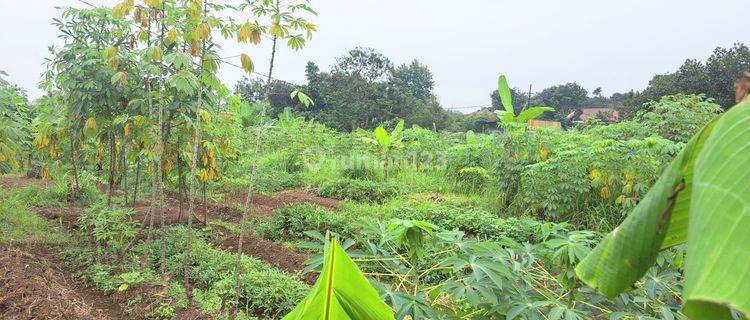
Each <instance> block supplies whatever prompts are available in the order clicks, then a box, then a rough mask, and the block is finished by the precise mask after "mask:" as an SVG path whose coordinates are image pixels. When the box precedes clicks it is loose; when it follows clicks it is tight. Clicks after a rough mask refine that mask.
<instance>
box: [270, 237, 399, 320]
mask: <svg viewBox="0 0 750 320" xmlns="http://www.w3.org/2000/svg"><path fill="white" fill-rule="evenodd" d="M324 261H325V262H324V263H323V272H322V273H321V275H320V277H319V278H318V280H317V281H316V282H315V286H313V288H312V290H311V291H310V293H309V295H308V296H307V298H305V300H304V301H301V302H300V303H299V304H298V305H297V307H295V308H294V310H293V311H292V312H291V313H289V314H288V315H286V316H285V317H284V319H324V320H328V319H351V320H367V319H384V320H387V319H393V310H391V308H390V307H389V306H388V305H386V304H385V303H384V302H383V301H381V300H380V296H379V295H378V292H377V291H375V288H373V287H372V285H371V284H370V283H369V281H368V280H367V278H365V277H364V275H363V274H362V272H361V271H360V270H359V268H358V267H357V265H356V264H355V263H354V262H352V260H351V259H350V258H349V257H348V256H347V255H346V252H344V250H342V249H341V246H340V245H339V244H338V242H337V241H336V240H333V241H331V242H330V244H329V245H327V246H326V250H325V254H324Z"/></svg>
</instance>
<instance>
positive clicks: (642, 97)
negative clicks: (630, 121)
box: [623, 43, 750, 117]
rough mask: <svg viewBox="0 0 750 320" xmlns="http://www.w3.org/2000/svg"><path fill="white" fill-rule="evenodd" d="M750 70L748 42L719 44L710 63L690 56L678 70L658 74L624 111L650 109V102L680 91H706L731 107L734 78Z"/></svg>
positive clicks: (694, 92)
mask: <svg viewBox="0 0 750 320" xmlns="http://www.w3.org/2000/svg"><path fill="white" fill-rule="evenodd" d="M748 69H750V48H748V46H747V45H746V44H743V43H735V44H734V45H733V46H732V47H729V48H722V47H717V48H716V49H714V51H713V53H712V54H711V56H710V57H708V59H706V62H701V61H697V60H692V59H688V60H686V61H685V62H684V63H683V64H682V66H680V68H679V69H678V70H677V71H675V72H673V73H668V74H663V75H656V76H654V78H653V79H651V81H649V84H648V87H646V89H645V90H643V91H641V92H637V93H635V94H634V95H633V96H632V97H631V98H630V99H628V100H627V101H626V102H625V104H624V108H623V112H624V113H625V116H627V117H633V116H635V115H637V114H638V112H639V111H641V110H648V109H647V107H646V106H644V104H646V103H647V102H649V101H659V100H661V98H662V97H663V96H667V95H674V94H677V93H683V94H705V95H706V97H707V98H710V99H713V100H714V101H715V102H716V103H717V104H718V105H720V106H722V107H724V108H727V107H729V106H732V105H734V104H735V97H734V91H733V90H732V85H733V84H734V81H735V80H737V78H738V77H739V76H740V75H741V74H742V72H745V71H747V70H748Z"/></svg>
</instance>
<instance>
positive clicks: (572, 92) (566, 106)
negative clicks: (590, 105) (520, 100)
mask: <svg viewBox="0 0 750 320" xmlns="http://www.w3.org/2000/svg"><path fill="white" fill-rule="evenodd" d="M587 99H588V91H586V89H584V88H583V87H581V86H580V85H578V84H577V83H575V82H572V83H566V84H564V85H556V86H552V87H549V88H547V89H544V90H542V91H541V92H539V93H538V94H537V95H536V96H535V97H534V100H535V101H537V103H539V104H542V105H547V106H555V108H556V111H555V112H552V113H549V114H548V115H546V116H545V118H547V119H555V120H557V121H562V122H565V120H566V116H567V115H568V114H569V113H570V112H571V111H573V110H575V109H579V108H582V107H584V106H585V105H584V104H585V103H586V101H587Z"/></svg>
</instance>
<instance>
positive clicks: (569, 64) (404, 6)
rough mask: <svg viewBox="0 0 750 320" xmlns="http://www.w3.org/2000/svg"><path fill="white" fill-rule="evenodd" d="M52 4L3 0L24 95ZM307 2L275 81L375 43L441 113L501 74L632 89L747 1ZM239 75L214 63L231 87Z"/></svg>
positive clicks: (3, 60) (539, 82)
mask: <svg viewBox="0 0 750 320" xmlns="http://www.w3.org/2000/svg"><path fill="white" fill-rule="evenodd" d="M235 1H238V0H233V1H232V2H235ZM88 2H90V3H93V4H95V5H108V6H111V5H113V4H114V3H116V2H117V1H114V0H88ZM55 6H76V7H83V6H85V5H84V4H82V3H81V2H79V1H78V0H50V1H43V0H26V1H15V0H0V44H1V47H0V48H2V49H1V50H0V70H5V71H6V72H8V73H9V80H10V81H11V82H13V83H16V84H18V85H20V86H21V87H23V88H25V89H26V90H27V92H28V94H29V96H30V97H31V98H36V97H38V96H39V95H41V94H42V91H40V90H39V89H38V88H37V84H38V82H39V79H40V76H41V74H42V72H43V69H44V66H43V65H42V63H43V59H44V57H45V56H47V46H49V45H51V44H56V43H57V39H56V37H57V33H56V30H55V29H54V28H53V27H52V26H51V25H50V23H51V21H52V18H53V17H56V16H58V15H59V10H57V9H55V8H54V7H55ZM313 7H314V8H316V9H317V10H318V12H319V13H320V15H319V16H318V17H315V18H314V19H313V22H315V23H316V24H317V25H318V27H319V32H318V33H317V34H316V35H315V38H314V39H313V40H312V42H311V43H310V44H309V45H308V47H307V48H305V49H304V50H303V51H301V52H296V53H295V52H290V50H288V49H286V48H284V49H282V50H281V53H280V54H279V56H278V60H277V62H278V64H277V67H276V70H275V76H276V77H277V78H280V79H284V80H288V81H291V82H295V83H300V84H302V83H304V81H305V77H304V67H305V64H306V62H307V61H314V62H315V63H317V64H318V65H319V66H320V67H321V69H322V70H328V69H329V68H330V66H331V65H332V64H333V63H334V61H335V58H336V57H338V56H341V55H342V54H344V53H345V52H346V51H348V50H349V49H352V48H353V47H355V46H358V45H359V46H365V47H372V48H374V49H376V50H378V51H380V52H381V53H383V54H385V55H386V56H388V57H389V58H390V59H391V60H392V61H393V62H394V63H395V64H401V63H408V62H410V61H411V60H413V59H415V58H416V59H419V60H420V61H421V62H422V63H424V64H425V65H427V66H428V67H429V68H430V70H431V71H432V73H433V75H434V79H435V93H436V94H437V96H438V97H439V98H440V101H441V103H442V104H443V106H444V107H445V108H464V107H467V106H475V105H487V104H489V101H490V99H489V92H490V91H492V90H493V88H495V86H496V79H497V76H498V75H499V74H501V73H502V74H506V75H508V77H509V79H510V83H511V86H515V87H519V88H523V89H524V90H527V89H528V86H529V84H532V85H533V87H534V91H538V90H540V89H542V88H545V87H548V86H551V85H555V84H561V83H566V82H573V81H575V82H578V83H579V84H580V85H582V86H583V87H584V88H586V89H588V90H589V91H592V90H593V89H594V88H596V87H602V88H603V92H604V93H605V94H610V93H612V92H618V91H628V90H630V89H637V90H638V89H642V88H644V87H645V86H646V84H647V83H648V80H649V79H651V77H652V76H653V75H654V74H658V73H666V72H671V71H674V70H675V69H676V68H678V67H679V66H680V64H682V62H683V61H684V60H685V59H687V58H695V59H701V60H704V59H706V58H707V57H708V56H709V55H710V54H711V52H712V50H713V49H714V48H715V47H717V46H723V47H728V46H731V45H732V44H733V43H735V42H745V43H748V42H749V41H750V38H749V37H750V35H748V29H747V17H748V16H747V14H748V9H750V4H748V1H747V0H714V1H695V0H679V1H678V0H628V1H606V0H568V1H561V0H559V1H555V0H544V1H541V0H536V1H519V0H516V1H505V0H464V1H446V0H313ZM237 18H240V17H237ZM239 53H247V54H249V55H250V56H251V57H253V60H254V61H255V64H256V70H258V71H259V72H263V73H265V72H266V70H267V68H268V67H267V64H268V63H267V62H266V61H267V59H268V58H267V56H268V55H269V54H270V50H269V47H268V46H267V45H262V46H251V45H248V44H243V45H237V44H234V43H227V44H226V45H225V46H224V48H223V49H222V52H221V53H220V56H232V55H236V54H239ZM235 60H237V61H235V62H236V63H239V59H238V58H235ZM242 77H243V72H242V71H241V70H239V69H237V68H233V67H230V66H224V67H223V68H222V71H221V78H222V80H223V81H224V83H225V84H227V85H228V86H230V87H233V85H234V83H235V82H236V81H237V80H239V79H241V78H242ZM461 111H464V112H467V111H471V110H470V109H461Z"/></svg>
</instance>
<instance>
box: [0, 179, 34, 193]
mask: <svg viewBox="0 0 750 320" xmlns="http://www.w3.org/2000/svg"><path fill="white" fill-rule="evenodd" d="M31 184H34V185H39V186H43V185H44V181H42V180H39V179H32V178H28V177H26V176H18V175H7V176H4V177H2V178H0V190H2V191H3V192H4V191H5V190H10V189H11V188H23V187H25V186H28V185H31Z"/></svg>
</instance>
